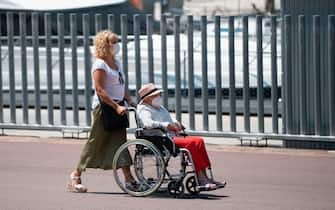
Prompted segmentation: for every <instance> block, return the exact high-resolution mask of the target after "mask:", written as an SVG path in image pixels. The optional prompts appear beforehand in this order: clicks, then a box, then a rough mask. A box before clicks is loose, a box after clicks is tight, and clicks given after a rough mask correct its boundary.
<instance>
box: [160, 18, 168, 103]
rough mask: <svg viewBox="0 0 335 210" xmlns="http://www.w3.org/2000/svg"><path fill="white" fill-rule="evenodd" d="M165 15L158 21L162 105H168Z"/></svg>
mask: <svg viewBox="0 0 335 210" xmlns="http://www.w3.org/2000/svg"><path fill="white" fill-rule="evenodd" d="M166 27H167V26H166V16H165V15H162V17H161V21H160V34H161V57H162V58H161V59H162V61H161V63H162V88H163V91H164V93H163V105H164V106H165V107H168V94H169V93H168V82H167V55H166Z"/></svg>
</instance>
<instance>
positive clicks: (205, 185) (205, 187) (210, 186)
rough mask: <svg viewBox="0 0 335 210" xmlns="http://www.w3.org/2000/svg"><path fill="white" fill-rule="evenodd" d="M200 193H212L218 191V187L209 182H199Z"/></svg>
mask: <svg viewBox="0 0 335 210" xmlns="http://www.w3.org/2000/svg"><path fill="white" fill-rule="evenodd" d="M197 188H198V190H200V191H211V190H216V189H217V186H216V184H214V183H210V182H208V181H199V186H198V187H197Z"/></svg>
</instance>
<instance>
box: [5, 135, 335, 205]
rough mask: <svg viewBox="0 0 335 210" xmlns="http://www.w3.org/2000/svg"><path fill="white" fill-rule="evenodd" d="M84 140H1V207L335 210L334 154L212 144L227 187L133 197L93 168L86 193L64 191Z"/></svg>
mask: <svg viewBox="0 0 335 210" xmlns="http://www.w3.org/2000/svg"><path fill="white" fill-rule="evenodd" d="M83 142H84V141H80V140H61V139H57V138H44V139H43V138H36V137H21V136H14V137H13V136H1V137H0V189H1V191H0V210H12V209H13V210H14V209H15V210H19V209H22V210H23V209H24V210H28V209H29V210H30V209H31V210H39V209H41V210H47V209H64V210H65V209H71V210H74V209H80V210H86V209H99V210H100V209H115V210H120V209H124V210H130V209H136V210H142V209H143V210H144V209H145V210H150V209H155V210H157V209H159V210H165V209H166V210H167V209H169V210H170V209H173V210H179V209H180V210H186V209H206V210H216V209H220V210H223V209H224V210H228V209H234V210H238V209H248V210H251V209H257V210H262V209H285V210H288V209H294V210H298V209H302V210H309V209H310V210H319V209H329V210H333V209H335V196H334V195H335V181H334V174H335V164H334V163H335V154H334V153H332V152H327V151H308V150H293V149H280V148H255V147H253V148H251V147H236V146H222V145H219V146H213V145H207V148H208V150H209V155H210V158H211V160H212V165H213V168H214V173H215V176H216V178H217V179H218V180H223V179H225V180H227V182H228V186H227V187H226V188H225V189H220V190H217V191H212V192H208V193H201V194H200V196H199V197H192V196H190V195H187V194H186V195H185V197H184V198H182V199H176V198H172V197H170V196H169V195H168V194H167V193H165V192H160V193H156V194H153V195H151V196H149V197H145V198H135V197H131V196H129V195H127V194H124V193H123V192H121V190H120V189H119V188H118V187H117V185H116V183H115V182H114V178H113V176H112V173H111V171H102V170H88V171H87V172H86V173H85V174H84V176H83V181H84V183H85V185H87V187H88V188H89V192H88V193H86V194H75V193H69V192H67V191H66V190H65V184H66V182H67V180H68V175H69V173H70V171H71V170H72V168H73V167H74V166H75V164H76V162H77V160H78V158H79V154H80V151H81V148H82V146H83Z"/></svg>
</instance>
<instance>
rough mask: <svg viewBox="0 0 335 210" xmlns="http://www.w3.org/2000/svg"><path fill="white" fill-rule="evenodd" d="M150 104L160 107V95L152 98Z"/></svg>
mask: <svg viewBox="0 0 335 210" xmlns="http://www.w3.org/2000/svg"><path fill="white" fill-rule="evenodd" d="M151 104H152V105H153V106H154V107H156V108H160V107H161V105H162V98H161V97H160V96H157V97H155V98H154V99H152V101H151Z"/></svg>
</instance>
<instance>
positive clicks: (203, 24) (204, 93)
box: [200, 16, 208, 131]
mask: <svg viewBox="0 0 335 210" xmlns="http://www.w3.org/2000/svg"><path fill="white" fill-rule="evenodd" d="M200 28H201V72H202V89H201V96H202V110H203V111H202V122H203V123H202V127H203V130H205V131H208V75H207V73H208V69H207V17H206V16H201V22H200Z"/></svg>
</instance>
